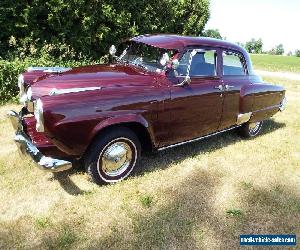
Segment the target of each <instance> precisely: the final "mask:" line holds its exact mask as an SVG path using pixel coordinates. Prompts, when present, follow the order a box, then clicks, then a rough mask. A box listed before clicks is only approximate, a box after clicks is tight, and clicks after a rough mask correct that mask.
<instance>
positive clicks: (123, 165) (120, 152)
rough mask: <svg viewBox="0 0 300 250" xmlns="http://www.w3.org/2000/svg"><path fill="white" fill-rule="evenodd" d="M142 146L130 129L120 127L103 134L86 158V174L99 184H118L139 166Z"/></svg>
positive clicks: (91, 147) (96, 140) (89, 150)
mask: <svg viewBox="0 0 300 250" xmlns="http://www.w3.org/2000/svg"><path fill="white" fill-rule="evenodd" d="M140 155H141V144H140V142H139V139H138V138H137V136H136V135H135V134H134V133H133V132H132V131H131V130H130V129H128V128H125V127H118V128H114V129H111V130H108V131H106V132H105V133H102V134H101V135H100V136H98V137H97V138H96V139H95V140H94V142H93V143H92V144H91V146H90V147H89V149H88V151H87V153H86V156H85V157H84V165H85V169H86V172H87V173H88V174H89V175H90V177H91V178H92V180H93V181H94V182H95V183H97V184H107V183H113V182H118V181H121V180H123V179H124V178H126V177H127V176H128V175H129V174H130V173H131V172H132V171H133V169H134V167H135V166H136V165H137V162H138V161H139V159H140Z"/></svg>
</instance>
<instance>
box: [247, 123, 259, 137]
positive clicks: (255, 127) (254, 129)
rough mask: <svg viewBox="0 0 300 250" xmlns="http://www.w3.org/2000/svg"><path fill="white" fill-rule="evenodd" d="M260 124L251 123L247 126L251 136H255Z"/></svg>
mask: <svg viewBox="0 0 300 250" xmlns="http://www.w3.org/2000/svg"><path fill="white" fill-rule="evenodd" d="M260 123H261V122H253V123H250V124H249V130H250V133H251V134H255V133H257V132H258V130H259V127H260Z"/></svg>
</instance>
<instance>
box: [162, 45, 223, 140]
mask: <svg viewBox="0 0 300 250" xmlns="http://www.w3.org/2000/svg"><path fill="white" fill-rule="evenodd" d="M197 49H198V50H199V52H197V53H196V54H195V55H194V57H193V59H192V62H191V67H190V74H189V75H190V79H191V82H190V84H188V85H185V86H181V87H179V86H176V83H178V82H181V81H182V80H183V79H184V77H185V75H186V73H187V66H188V64H189V63H188V61H189V58H190V53H191V51H192V49H188V50H186V51H185V52H184V53H183V55H182V57H181V58H180V59H179V66H178V67H177V68H176V70H175V73H176V74H175V78H176V80H177V82H176V81H174V80H173V81H172V80H170V81H169V85H170V95H171V98H170V100H169V102H168V103H167V104H166V108H167V110H169V112H170V123H169V142H168V144H174V143H178V142H182V141H186V140H190V139H193V138H197V137H200V136H204V135H207V134H209V133H212V132H215V131H216V130H217V129H218V127H219V125H220V120H221V116H222V103H223V93H222V92H223V91H222V84H221V79H220V75H219V73H220V72H219V71H220V70H219V69H220V66H219V64H218V62H219V61H220V60H219V57H220V56H221V52H218V51H219V50H218V49H215V48H197Z"/></svg>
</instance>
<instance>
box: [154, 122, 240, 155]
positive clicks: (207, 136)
mask: <svg viewBox="0 0 300 250" xmlns="http://www.w3.org/2000/svg"><path fill="white" fill-rule="evenodd" d="M238 127H240V125H238V126H233V127H230V128H227V129H224V130H221V131H217V132H215V133H212V134H208V135H205V136H201V137H197V138H195V139H191V140H188V141H184V142H179V143H175V144H172V145H169V146H165V147H161V148H158V149H157V150H158V151H162V150H165V149H169V148H174V147H177V146H181V145H184V144H186V143H190V142H195V141H200V140H203V139H205V138H209V137H211V136H213V135H217V134H221V133H224V132H226V131H230V130H233V129H235V128H238Z"/></svg>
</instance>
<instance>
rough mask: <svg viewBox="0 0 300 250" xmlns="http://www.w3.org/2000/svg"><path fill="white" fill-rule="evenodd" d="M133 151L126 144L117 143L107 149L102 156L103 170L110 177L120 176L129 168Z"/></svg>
mask: <svg viewBox="0 0 300 250" xmlns="http://www.w3.org/2000/svg"><path fill="white" fill-rule="evenodd" d="M132 154H133V153H132V150H131V147H130V146H129V144H127V143H126V142H115V143H113V144H111V145H110V146H109V147H107V149H105V151H104V153H103V156H102V170H103V172H104V173H105V174H106V175H108V176H118V175H120V174H122V173H123V172H124V171H125V170H126V169H127V168H128V167H129V166H130V162H131V160H132Z"/></svg>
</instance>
